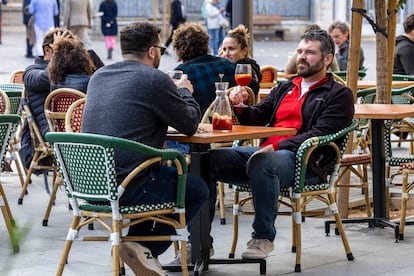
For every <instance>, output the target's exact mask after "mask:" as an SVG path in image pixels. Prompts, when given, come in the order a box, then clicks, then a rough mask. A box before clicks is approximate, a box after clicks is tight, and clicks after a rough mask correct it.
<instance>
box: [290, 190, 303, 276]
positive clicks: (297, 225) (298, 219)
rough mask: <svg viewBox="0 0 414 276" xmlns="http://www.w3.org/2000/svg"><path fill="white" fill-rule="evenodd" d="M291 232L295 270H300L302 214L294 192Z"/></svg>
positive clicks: (297, 197) (298, 199) (298, 196)
mask: <svg viewBox="0 0 414 276" xmlns="http://www.w3.org/2000/svg"><path fill="white" fill-rule="evenodd" d="M292 205H293V217H294V219H293V221H294V223H293V232H294V236H293V237H294V238H293V239H294V240H295V243H296V245H295V249H296V264H295V272H300V271H301V265H300V263H301V254H302V235H301V234H302V233H301V231H302V216H301V206H300V205H301V204H300V195H298V194H296V195H294V198H293V203H292Z"/></svg>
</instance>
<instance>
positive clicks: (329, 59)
mask: <svg viewBox="0 0 414 276" xmlns="http://www.w3.org/2000/svg"><path fill="white" fill-rule="evenodd" d="M333 59H334V55H333V54H327V55H326V56H325V64H326V65H328V66H329V65H330V64H331V63H332V61H333Z"/></svg>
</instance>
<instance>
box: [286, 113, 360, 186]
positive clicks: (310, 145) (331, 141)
mask: <svg viewBox="0 0 414 276" xmlns="http://www.w3.org/2000/svg"><path fill="white" fill-rule="evenodd" d="M358 125H359V122H358V120H354V121H353V122H352V123H351V125H349V126H348V127H346V128H344V129H342V130H340V131H338V132H335V133H332V134H328V135H324V136H318V137H311V138H308V139H307V140H305V141H304V142H303V143H302V144H301V145H300V147H299V149H298V151H297V152H296V169H295V185H294V192H295V193H300V192H302V191H311V190H324V189H328V188H329V187H330V186H331V185H333V183H335V181H336V179H337V178H338V172H339V167H340V160H341V157H342V155H343V154H344V152H345V149H346V147H347V144H348V138H349V134H350V133H351V132H352V131H354V130H355V129H356V128H357V127H358ZM336 141H340V143H339V144H336ZM322 146H329V147H332V150H333V151H334V152H335V155H336V158H335V164H334V166H333V167H332V169H331V171H330V172H328V175H330V177H329V183H318V184H315V185H305V177H306V170H307V169H309V163H308V161H309V158H310V156H311V154H312V153H313V152H314V150H315V149H317V148H319V147H322Z"/></svg>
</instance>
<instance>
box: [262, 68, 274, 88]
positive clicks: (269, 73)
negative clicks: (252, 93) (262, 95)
mask: <svg viewBox="0 0 414 276" xmlns="http://www.w3.org/2000/svg"><path fill="white" fill-rule="evenodd" d="M260 72H261V73H262V81H261V82H260V83H259V85H260V88H272V87H274V86H276V84H277V69H276V67H274V66H272V65H264V66H262V67H260Z"/></svg>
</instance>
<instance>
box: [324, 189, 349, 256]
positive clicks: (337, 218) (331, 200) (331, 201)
mask: <svg viewBox="0 0 414 276" xmlns="http://www.w3.org/2000/svg"><path fill="white" fill-rule="evenodd" d="M328 199H329V205H336V202H335V197H334V194H333V193H329V194H328ZM334 217H335V221H336V227H337V229H338V232H339V234H340V235H341V239H342V243H343V245H344V249H345V253H346V257H347V259H348V260H349V261H352V260H353V259H354V256H353V254H352V252H351V248H350V246H349V243H348V238H347V237H346V233H345V230H344V226H343V224H342V219H341V216H340V215H339V212H338V210H336V211H335V212H334Z"/></svg>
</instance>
